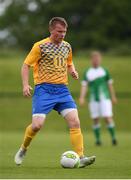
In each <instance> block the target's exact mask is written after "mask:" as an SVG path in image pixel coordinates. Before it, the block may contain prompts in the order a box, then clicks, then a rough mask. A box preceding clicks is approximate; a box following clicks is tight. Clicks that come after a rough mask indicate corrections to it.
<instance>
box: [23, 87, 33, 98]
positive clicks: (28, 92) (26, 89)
mask: <svg viewBox="0 0 131 180" xmlns="http://www.w3.org/2000/svg"><path fill="white" fill-rule="evenodd" d="M31 90H32V87H31V86H30V85H26V86H24V87H23V96H25V97H31V96H32V95H31Z"/></svg>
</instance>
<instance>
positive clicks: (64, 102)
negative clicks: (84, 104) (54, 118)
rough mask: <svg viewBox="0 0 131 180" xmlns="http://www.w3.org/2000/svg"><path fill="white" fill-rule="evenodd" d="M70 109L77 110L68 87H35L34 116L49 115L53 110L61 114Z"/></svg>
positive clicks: (44, 84) (45, 84) (43, 85)
mask: <svg viewBox="0 0 131 180" xmlns="http://www.w3.org/2000/svg"><path fill="white" fill-rule="evenodd" d="M69 108H73V109H74V108H75V109H76V103H75V101H74V100H73V98H72V96H71V94H70V92H69V90H68V88H67V86H66V85H63V84H48V83H43V84H39V85H36V86H35V90H34V95H33V103H32V114H33V115H34V114H48V113H49V112H50V111H51V110H52V109H54V110H56V111H57V112H58V113H60V112H61V111H63V110H65V109H69Z"/></svg>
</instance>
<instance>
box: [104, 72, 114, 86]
mask: <svg viewBox="0 0 131 180" xmlns="http://www.w3.org/2000/svg"><path fill="white" fill-rule="evenodd" d="M105 71H106V81H107V82H108V83H109V84H111V83H113V79H112V77H111V75H110V73H109V71H108V70H107V69H105Z"/></svg>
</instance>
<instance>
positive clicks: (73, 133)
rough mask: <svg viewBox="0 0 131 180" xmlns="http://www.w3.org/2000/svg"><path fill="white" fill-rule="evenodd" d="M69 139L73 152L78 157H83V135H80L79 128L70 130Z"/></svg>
mask: <svg viewBox="0 0 131 180" xmlns="http://www.w3.org/2000/svg"><path fill="white" fill-rule="evenodd" d="M70 139H71V143H72V146H73V149H74V151H75V152H76V153H77V154H78V155H79V156H83V155H84V154H83V151H84V147H83V135H82V133H81V129H80V128H73V129H70Z"/></svg>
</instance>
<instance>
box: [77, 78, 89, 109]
mask: <svg viewBox="0 0 131 180" xmlns="http://www.w3.org/2000/svg"><path fill="white" fill-rule="evenodd" d="M87 91H88V84H87V82H86V81H82V83H81V89H80V98H79V104H80V105H81V106H82V105H84V104H85V97H86V94H87Z"/></svg>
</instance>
